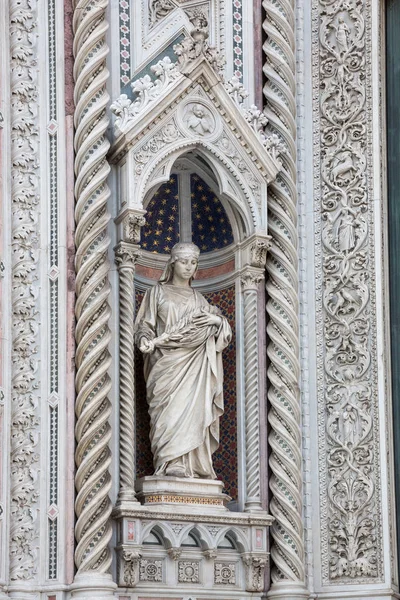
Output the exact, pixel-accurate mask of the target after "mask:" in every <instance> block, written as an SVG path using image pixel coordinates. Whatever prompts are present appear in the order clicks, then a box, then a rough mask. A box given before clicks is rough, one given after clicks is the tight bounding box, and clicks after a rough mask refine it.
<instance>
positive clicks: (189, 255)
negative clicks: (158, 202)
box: [135, 243, 232, 479]
mask: <svg viewBox="0 0 400 600" xmlns="http://www.w3.org/2000/svg"><path fill="white" fill-rule="evenodd" d="M199 254H200V250H199V249H198V247H197V246H195V245H194V244H191V243H179V244H176V245H175V246H174V247H173V248H172V252H171V256H170V259H169V261H168V263H167V266H166V268H165V270H164V273H163V274H162V276H161V278H160V280H159V282H158V283H157V284H156V285H155V286H153V287H152V288H151V289H149V290H148V291H147V292H146V294H145V297H144V299H143V302H142V305H141V307H140V310H139V312H138V315H137V319H136V325H135V326H136V336H135V337H136V343H137V344H138V345H139V349H140V350H141V352H143V354H144V357H145V363H144V375H145V380H146V389H147V402H148V405H149V413H150V421H151V428H150V441H151V449H152V452H153V457H154V467H155V475H169V476H175V477H200V478H204V479H215V478H216V475H215V472H214V469H213V465H212V455H213V453H214V452H215V450H216V449H217V448H218V445H219V418H220V416H221V415H222V413H223V391H222V388H223V373H222V350H223V349H224V348H225V347H226V346H227V345H228V344H229V342H230V340H231V335H232V332H231V328H230V326H229V324H228V322H227V320H226V319H225V318H224V317H223V316H222V315H221V314H220V312H219V310H218V309H217V308H216V307H213V306H211V305H210V304H209V303H208V302H207V300H206V299H205V298H204V297H203V296H202V295H201V294H200V293H199V292H197V291H196V290H195V289H193V288H192V287H191V281H192V279H193V276H194V275H195V273H196V270H197V266H198V259H199Z"/></svg>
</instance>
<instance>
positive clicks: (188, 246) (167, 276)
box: [159, 242, 200, 283]
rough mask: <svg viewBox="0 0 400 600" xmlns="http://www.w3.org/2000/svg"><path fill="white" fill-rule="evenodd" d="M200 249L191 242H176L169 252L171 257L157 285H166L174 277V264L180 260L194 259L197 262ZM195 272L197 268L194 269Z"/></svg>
mask: <svg viewBox="0 0 400 600" xmlns="http://www.w3.org/2000/svg"><path fill="white" fill-rule="evenodd" d="M199 256H200V249H199V248H198V246H196V244H193V243H192V242H178V244H175V246H173V248H172V250H171V256H170V257H169V260H168V262H167V264H166V266H165V269H164V271H163V274H162V275H161V277H160V279H159V283H168V282H169V281H171V279H172V278H173V276H174V264H175V262H176V261H177V260H179V259H180V258H195V259H196V261H198V260H199ZM196 271H197V268H196Z"/></svg>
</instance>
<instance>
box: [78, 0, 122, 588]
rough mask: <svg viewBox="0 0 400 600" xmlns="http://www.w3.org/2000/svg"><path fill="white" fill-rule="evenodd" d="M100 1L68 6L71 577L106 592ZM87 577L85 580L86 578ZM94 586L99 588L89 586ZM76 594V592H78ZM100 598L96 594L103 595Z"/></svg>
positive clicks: (104, 121)
mask: <svg viewBox="0 0 400 600" xmlns="http://www.w3.org/2000/svg"><path fill="white" fill-rule="evenodd" d="M107 5H108V1H107V0H78V1H75V3H74V16H73V29H74V56H75V63H74V78H75V92H74V94H75V106H76V110H75V116H74V119H75V139H74V145H75V152H76V158H75V175H76V184H75V197H76V209H75V218H76V234H75V241H76V263H75V266H76V296H77V298H76V309H75V313H76V320H77V323H76V333H75V335H76V343H77V349H76V369H77V373H76V392H77V398H76V417H77V423H76V430H75V431H76V442H77V447H76V454H75V457H76V464H77V471H76V477H75V485H76V490H77V496H76V504H75V508H76V515H77V522H76V528H75V536H76V541H77V545H76V550H75V562H76V566H77V569H78V574H77V577H76V579H75V581H76V582H77V583H76V584H74V585H76V586H77V587H78V588H79V585H78V581H79V582H80V583H81V584H82V585H85V586H86V587H87V581H88V580H91V581H93V584H94V585H96V586H102V585H104V588H105V589H107V588H108V589H111V588H113V587H114V584H113V583H112V580H111V576H110V575H109V571H110V567H111V552H110V548H109V541H110V539H111V534H112V530H111V522H110V515H111V508H112V507H111V501H110V498H109V491H110V488H111V476H110V470H109V469H110V464H111V453H110V449H109V441H110V438H111V427H110V415H111V405H110V400H109V398H108V394H109V392H110V389H111V381H110V376H109V368H110V365H111V357H110V354H109V351H108V345H109V342H110V339H111V335H110V330H109V326H108V320H109V317H110V312H111V311H110V307H109V304H108V296H109V293H110V285H109V280H108V272H109V268H110V265H109V260H108V247H109V237H108V232H107V227H108V222H109V215H108V212H107V199H108V197H109V194H110V192H109V188H108V186H107V176H108V173H109V170H110V168H109V165H108V162H107V159H106V155H107V151H108V148H109V142H108V141H107V139H106V137H105V132H106V130H107V127H108V122H109V119H108V117H107V115H106V106H107V103H108V100H109V97H108V93H107V90H106V82H107V79H108V71H107V68H106V57H107V54H108V47H107V44H106V31H107V29H108V23H107V22H106V20H105V11H106V9H107ZM90 578H91V579H90ZM96 589H98V587H97V588H96ZM77 595H79V591H78V592H77ZM102 597H103V596H102Z"/></svg>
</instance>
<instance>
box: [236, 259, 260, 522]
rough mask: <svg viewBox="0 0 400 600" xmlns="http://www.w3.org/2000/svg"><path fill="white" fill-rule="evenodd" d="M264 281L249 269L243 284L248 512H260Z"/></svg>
mask: <svg viewBox="0 0 400 600" xmlns="http://www.w3.org/2000/svg"><path fill="white" fill-rule="evenodd" d="M263 280H264V270H263V269H262V270H261V269H256V268H251V267H249V268H247V269H246V270H245V271H243V272H242V274H241V277H240V282H241V286H242V293H243V307H244V308H243V312H244V364H245V375H244V382H245V383H244V386H245V430H246V501H245V510H246V511H251V510H261V508H262V507H261V473H260V397H259V396H260V393H259V361H258V358H259V357H258V346H259V339H258V335H259V333H258V331H259V324H258V318H257V313H258V311H257V308H258V289H259V285H260V283H261V281H263Z"/></svg>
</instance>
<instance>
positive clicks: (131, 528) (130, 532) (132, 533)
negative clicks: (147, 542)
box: [128, 521, 135, 542]
mask: <svg viewBox="0 0 400 600" xmlns="http://www.w3.org/2000/svg"><path fill="white" fill-rule="evenodd" d="M134 541H135V521H128V542H134Z"/></svg>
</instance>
